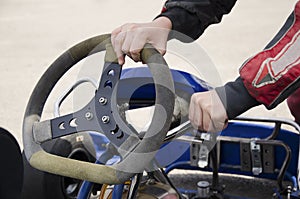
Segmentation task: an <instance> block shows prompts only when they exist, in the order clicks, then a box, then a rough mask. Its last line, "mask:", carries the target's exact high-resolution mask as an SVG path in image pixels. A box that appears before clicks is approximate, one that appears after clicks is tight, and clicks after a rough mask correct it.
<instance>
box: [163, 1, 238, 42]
mask: <svg viewBox="0 0 300 199" xmlns="http://www.w3.org/2000/svg"><path fill="white" fill-rule="evenodd" d="M235 2H236V0H198V1H195V0H194V1H192V0H168V1H167V2H166V3H165V9H164V10H163V12H162V13H161V14H160V15H159V16H158V17H161V16H165V17H168V18H169V19H170V20H171V22H172V29H173V30H175V31H178V32H180V33H183V34H184V35H187V36H189V37H190V38H192V39H193V40H195V39H197V38H198V37H199V36H200V35H201V34H202V33H203V32H204V30H205V29H206V28H207V27H208V26H209V25H211V24H215V23H219V22H220V21H221V20H222V17H223V15H225V14H228V13H229V12H230V11H231V9H232V7H233V6H234V4H235ZM172 36H173V37H176V36H174V35H172ZM179 39H180V38H179Z"/></svg>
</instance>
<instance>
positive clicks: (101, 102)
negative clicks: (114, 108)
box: [99, 97, 107, 105]
mask: <svg viewBox="0 0 300 199" xmlns="http://www.w3.org/2000/svg"><path fill="white" fill-rule="evenodd" d="M99 102H100V104H101V105H105V104H106V103H107V99H106V98H105V97H100V99H99Z"/></svg>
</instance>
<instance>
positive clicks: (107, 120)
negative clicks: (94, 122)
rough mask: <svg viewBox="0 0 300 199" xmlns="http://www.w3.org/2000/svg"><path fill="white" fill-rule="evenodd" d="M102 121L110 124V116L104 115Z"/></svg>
mask: <svg viewBox="0 0 300 199" xmlns="http://www.w3.org/2000/svg"><path fill="white" fill-rule="evenodd" d="M101 120H102V122H103V123H104V124H107V123H108V122H109V116H107V115H104V116H103V117H102V118H101Z"/></svg>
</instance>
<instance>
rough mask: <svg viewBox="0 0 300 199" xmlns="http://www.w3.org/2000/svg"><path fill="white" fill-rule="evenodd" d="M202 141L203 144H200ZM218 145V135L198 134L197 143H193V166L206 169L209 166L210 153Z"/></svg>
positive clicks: (191, 148)
mask: <svg viewBox="0 0 300 199" xmlns="http://www.w3.org/2000/svg"><path fill="white" fill-rule="evenodd" d="M199 141H201V142H199ZM215 144H216V135H215V134H211V133H206V132H197V135H196V137H195V141H193V142H192V143H191V147H190V156H191V157H190V160H191V165H192V166H198V167H200V168H204V167H206V166H208V164H209V153H210V151H211V150H212V148H213V147H214V146H215Z"/></svg>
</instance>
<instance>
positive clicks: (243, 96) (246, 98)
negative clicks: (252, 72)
mask: <svg viewBox="0 0 300 199" xmlns="http://www.w3.org/2000/svg"><path fill="white" fill-rule="evenodd" d="M215 90H216V92H217V94H218V96H219V98H220V99H221V101H222V103H223V105H224V107H225V109H226V112H227V116H228V119H233V118H235V117H236V116H238V115H240V114H242V113H244V112H245V111H247V110H249V109H251V108H252V107H255V106H258V105H259V104H260V103H259V102H258V101H257V100H256V99H255V98H253V97H252V96H251V95H250V94H249V93H248V91H247V89H246V88H245V86H244V84H243V81H242V80H241V78H237V79H236V80H235V81H234V82H228V83H227V84H225V85H224V86H221V87H217V88H216V89H215Z"/></svg>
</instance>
